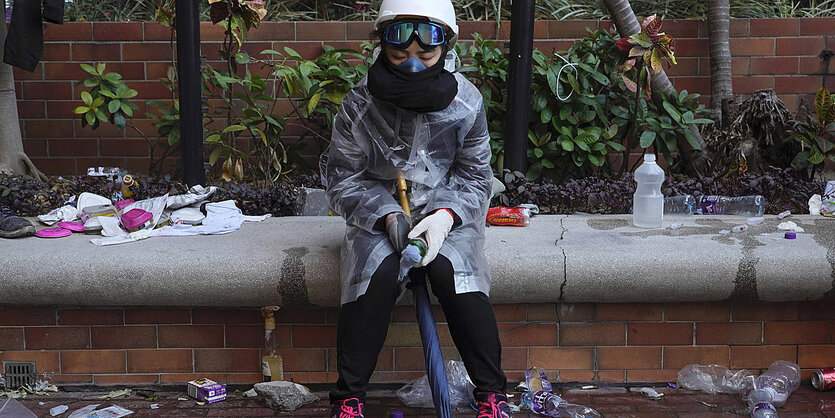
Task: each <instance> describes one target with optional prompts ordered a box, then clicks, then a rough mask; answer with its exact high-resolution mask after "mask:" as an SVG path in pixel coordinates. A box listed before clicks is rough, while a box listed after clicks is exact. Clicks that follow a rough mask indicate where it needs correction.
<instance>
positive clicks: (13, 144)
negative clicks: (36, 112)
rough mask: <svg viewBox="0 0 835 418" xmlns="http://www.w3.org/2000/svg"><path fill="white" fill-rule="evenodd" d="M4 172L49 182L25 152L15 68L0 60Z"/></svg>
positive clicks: (1, 39)
mask: <svg viewBox="0 0 835 418" xmlns="http://www.w3.org/2000/svg"><path fill="white" fill-rule="evenodd" d="M0 4H3V2H0ZM3 9H4V10H3V14H2V16H3V18H2V23H0V58H2V56H3V45H5V43H6V18H5V7H4V8H3ZM0 172H12V173H15V174H29V175H32V176H34V177H37V178H40V179H41V180H46V176H45V175H44V174H43V173H41V172H40V171H39V170H38V169H37V168H35V165H34V164H32V161H31V160H29V157H28V156H26V153H25V152H23V138H22V137H21V136H20V119H19V118H18V116H17V97H15V88H14V75H13V74H12V66H11V65H8V64H6V63H4V62H3V61H2V59H0Z"/></svg>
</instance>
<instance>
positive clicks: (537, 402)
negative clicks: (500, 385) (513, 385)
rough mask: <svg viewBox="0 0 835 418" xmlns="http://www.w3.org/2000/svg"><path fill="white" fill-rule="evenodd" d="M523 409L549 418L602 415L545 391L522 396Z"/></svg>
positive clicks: (577, 417) (588, 417)
mask: <svg viewBox="0 0 835 418" xmlns="http://www.w3.org/2000/svg"><path fill="white" fill-rule="evenodd" d="M522 407H524V408H528V409H530V410H531V411H533V412H534V413H536V414H539V415H545V416H549V417H555V418H557V417H570V418H597V417H600V414H598V413H597V411H595V410H594V409H591V408H589V407H587V406H583V405H576V404H572V403H568V402H566V401H565V400H564V399H563V398H560V397H559V396H557V395H554V394H553V393H551V392H546V391H544V390H540V391H536V392H525V393H523V394H522Z"/></svg>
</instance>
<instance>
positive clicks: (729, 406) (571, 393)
mask: <svg viewBox="0 0 835 418" xmlns="http://www.w3.org/2000/svg"><path fill="white" fill-rule="evenodd" d="M655 389H656V390H657V391H659V392H663V393H664V394H665V396H664V397H663V398H662V399H660V400H657V401H654V400H650V399H647V398H646V397H644V396H642V395H641V394H640V392H639V388H636V387H631V388H625V387H605V388H601V389H594V390H581V389H567V388H563V389H561V395H562V396H563V397H564V398H565V399H566V400H567V401H569V402H572V403H578V404H583V405H586V406H590V407H592V408H594V409H595V410H597V411H598V412H599V413H600V414H601V415H602V416H604V417H619V418H622V417H640V418H651V417H652V418H655V417H658V418H660V417H679V418H684V417H728V416H733V413H734V412H737V413H739V411H738V410H740V409H743V408H745V406H746V405H745V404H744V403H743V402H742V401H741V400H740V399H739V398H738V397H736V396H731V395H722V394H719V395H710V394H706V393H700V392H693V391H688V390H677V389H670V388H655ZM105 393H106V392H60V393H57V394H52V395H50V396H33V395H30V396H29V397H27V398H25V399H21V400H20V401H21V402H22V403H23V405H24V406H26V407H27V408H29V409H30V410H32V411H33V412H34V413H35V414H36V415H38V416H39V417H49V416H50V415H49V409H50V408H52V407H55V406H58V405H62V404H63V405H67V406H69V411H68V412H65V413H64V414H61V415H59V417H67V416H69V414H70V413H71V412H72V411H75V410H76V409H78V408H81V407H83V406H85V405H89V404H93V403H100V404H101V405H102V406H101V407H104V406H107V405H111V404H116V405H119V406H122V407H125V408H128V409H131V410H133V411H135V413H134V414H133V415H130V416H131V417H137V418H138V417H240V418H244V417H264V416H284V417H293V416H297V417H313V416H315V417H326V416H328V413H329V405H328V402H327V392H324V391H319V392H315V393H316V394H317V395H318V396H319V397H320V398H322V400H320V401H318V402H315V403H313V404H309V405H306V406H304V407H302V408H300V409H298V410H296V411H293V412H277V411H273V410H271V409H269V408H267V407H266V405H265V404H264V402H263V401H262V400H260V399H258V398H245V397H243V396H242V395H241V394H240V392H235V393H231V394H230V395H229V398H228V399H227V400H226V401H224V402H218V403H214V404H208V405H198V404H197V403H196V402H194V400H193V399H190V398H188V397H187V396H186V394H185V393H184V392H158V393H157V395H158V398H159V399H158V400H156V401H153V402H151V401H147V400H144V399H142V398H140V397H138V396H135V395H131V396H128V397H122V398H119V399H114V400H110V401H103V400H101V399H99V398H98V397H99V396H102V395H103V394H105ZM178 398H188V400H185V401H181V400H178ZM4 399H5V398H0V400H4ZM511 400H512V401H513V402H515V403H517V404H518V403H519V393H515V396H514V397H513V398H511ZM41 403H43V404H42V405H41ZM152 403H157V404H159V409H151V408H150V406H151V404H152ZM101 407H100V408H101ZM392 411H402V412H403V415H404V416H405V417H409V418H424V417H425V418H431V417H434V416H435V415H434V413H433V410H431V409H416V408H408V407H406V406H405V405H404V404H403V403H402V402H401V401H400V400H399V399H398V398H397V397H396V396H395V394H394V392H393V391H376V392H373V393H371V394H370V398H369V399H368V402H367V403H366V417H389V416H391V412H392ZM778 412H779V414H780V417H781V418H782V417H835V392H823V393H821V392H816V391H814V390H813V389H812V388H811V387H810V386H808V385H803V386H801V387H800V389H798V391H797V392H795V393H794V394H792V396H791V397H790V398H789V402H788V403H787V404H786V405H784V406H783V407H781V408H778ZM455 416H456V417H474V416H475V412H474V411H467V410H460V411H456V413H455ZM514 416H515V417H517V418H519V417H535V416H536V415H534V414H532V413H530V412H529V411H522V412H517V413H515V414H514ZM737 416H739V415H737Z"/></svg>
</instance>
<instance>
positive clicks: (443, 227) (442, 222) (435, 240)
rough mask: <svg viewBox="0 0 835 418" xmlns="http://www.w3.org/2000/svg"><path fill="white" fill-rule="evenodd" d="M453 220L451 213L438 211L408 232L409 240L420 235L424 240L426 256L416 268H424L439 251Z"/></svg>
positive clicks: (442, 210) (443, 210) (445, 210)
mask: <svg viewBox="0 0 835 418" xmlns="http://www.w3.org/2000/svg"><path fill="white" fill-rule="evenodd" d="M453 222H455V219H453V217H452V212H450V211H449V210H447V209H440V210H438V211H436V212H435V213H433V214H431V215H429V216H427V217H425V218H423V220H422V221H420V222H419V223H418V224H417V225H416V226H415V227H414V228H412V230H411V232H409V239H412V238H417V237H419V236H420V235H421V234H423V235H424V238H425V239H426V255H424V256H423V259H422V260H420V263H419V264H418V267H422V266H425V265H427V264H429V263H431V262H432V260H434V259H435V257H436V256H437V255H438V251H441V246H442V245H443V244H444V240H445V239H446V236H447V235H448V234H449V231H450V230H451V229H452V224H453Z"/></svg>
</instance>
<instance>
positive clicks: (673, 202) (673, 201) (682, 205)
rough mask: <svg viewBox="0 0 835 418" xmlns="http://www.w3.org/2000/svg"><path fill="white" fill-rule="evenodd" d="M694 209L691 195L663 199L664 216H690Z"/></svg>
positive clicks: (694, 204) (694, 202)
mask: <svg viewBox="0 0 835 418" xmlns="http://www.w3.org/2000/svg"><path fill="white" fill-rule="evenodd" d="M694 207H696V198H694V197H693V195H689V194H683V195H679V196H670V197H668V198H665V199H664V216H668V215H669V216H690V215H692V214H693V208H694Z"/></svg>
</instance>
